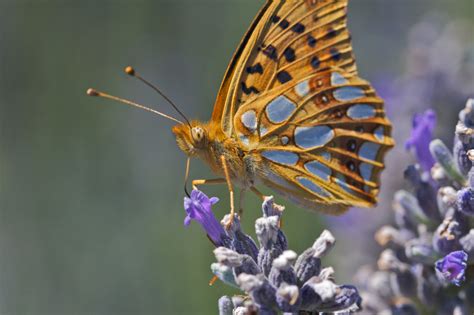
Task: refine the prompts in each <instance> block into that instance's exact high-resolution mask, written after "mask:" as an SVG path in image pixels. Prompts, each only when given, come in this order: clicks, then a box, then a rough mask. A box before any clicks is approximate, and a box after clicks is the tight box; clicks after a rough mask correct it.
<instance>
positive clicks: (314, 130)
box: [128, 0, 394, 215]
mask: <svg viewBox="0 0 474 315" xmlns="http://www.w3.org/2000/svg"><path fill="white" fill-rule="evenodd" d="M347 6H348V0H268V1H266V3H265V4H264V6H263V8H262V9H261V10H260V11H259V13H258V14H257V16H256V18H255V20H254V21H253V22H252V24H251V26H250V28H249V30H248V31H247V33H246V34H245V36H244V38H243V39H242V41H241V43H240V45H239V47H238V48H237V51H236V52H235V54H234V56H233V58H232V60H231V62H230V64H229V66H228V69H227V71H226V74H225V76H224V79H223V82H222V84H221V87H220V90H219V92H218V95H217V99H216V102H215V105H214V110H213V112H212V117H211V119H210V121H208V122H200V121H187V120H186V123H179V124H178V125H176V126H174V127H173V128H172V132H173V133H174V134H175V136H176V141H177V144H178V146H179V148H180V149H181V150H182V151H184V153H185V154H186V155H187V156H188V157H190V158H195V157H196V158H200V159H202V160H204V161H205V162H206V163H207V164H208V165H209V166H210V167H211V169H212V170H213V171H214V172H215V173H216V174H218V175H220V176H221V178H218V179H212V180H195V181H193V186H195V187H196V186H198V185H202V184H218V183H227V185H228V186H229V190H230V192H231V209H232V212H233V203H234V200H233V184H236V185H237V186H239V187H240V188H241V190H242V191H247V190H251V191H253V192H255V193H256V194H257V195H259V196H261V197H263V194H261V193H260V192H259V190H258V189H257V186H258V185H260V184H263V185H265V186H267V187H269V188H271V189H272V190H273V191H275V192H276V193H278V194H279V195H281V196H283V197H284V198H286V199H288V200H290V201H292V202H294V203H296V204H297V205H299V206H301V207H303V208H307V209H310V210H315V211H320V212H323V213H327V214H332V215H339V214H342V213H344V212H345V211H347V210H348V208H349V207H353V206H355V207H371V206H373V205H374V204H375V203H376V201H377V198H376V196H377V194H378V192H379V188H380V183H379V181H380V173H381V171H382V170H383V168H384V162H383V159H384V156H385V154H386V152H387V151H388V150H389V149H390V148H391V147H392V146H393V145H394V142H393V140H392V138H391V124H390V122H389V120H388V119H387V117H386V116H385V112H384V102H383V100H382V99H381V98H380V97H378V96H377V94H376V92H375V91H374V89H373V88H372V86H371V85H370V84H369V83H368V82H367V81H365V80H363V79H361V78H360V77H359V75H358V72H357V67H356V62H355V60H354V56H353V52H352V46H351V37H350V34H349V32H348V29H347ZM128 72H129V74H132V75H133V74H134V73H133V70H131V69H129V71H128ZM188 166H189V159H188Z"/></svg>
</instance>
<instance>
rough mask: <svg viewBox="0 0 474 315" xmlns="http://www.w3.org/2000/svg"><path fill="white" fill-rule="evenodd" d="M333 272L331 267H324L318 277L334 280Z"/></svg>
mask: <svg viewBox="0 0 474 315" xmlns="http://www.w3.org/2000/svg"><path fill="white" fill-rule="evenodd" d="M334 273H335V271H334V268H333V267H326V268H323V269H322V270H321V272H320V273H319V276H318V277H319V279H321V280H329V281H334Z"/></svg>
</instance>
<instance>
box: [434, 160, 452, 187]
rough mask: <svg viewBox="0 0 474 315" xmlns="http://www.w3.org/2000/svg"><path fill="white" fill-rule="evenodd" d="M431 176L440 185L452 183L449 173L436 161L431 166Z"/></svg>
mask: <svg viewBox="0 0 474 315" xmlns="http://www.w3.org/2000/svg"><path fill="white" fill-rule="evenodd" d="M431 178H433V180H435V181H436V182H437V184H438V186H448V185H450V184H451V180H450V179H449V177H448V174H446V172H445V171H444V168H443V167H442V166H441V165H440V164H439V163H435V165H433V167H432V168H431Z"/></svg>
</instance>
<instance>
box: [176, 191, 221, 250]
mask: <svg viewBox="0 0 474 315" xmlns="http://www.w3.org/2000/svg"><path fill="white" fill-rule="evenodd" d="M217 201H219V199H218V198H216V197H212V198H209V197H208V196H207V195H206V194H204V193H203V192H202V191H199V190H197V189H195V190H193V191H192V192H191V196H190V198H188V197H185V198H184V209H185V210H186V213H187V216H186V218H185V219H184V225H185V226H187V225H189V224H190V222H191V220H195V221H197V222H198V223H199V224H201V226H202V227H203V229H204V230H205V231H206V233H207V235H209V238H210V239H211V240H212V241H213V243H214V244H215V245H216V246H219V245H221V244H222V236H223V235H225V231H224V228H223V227H222V226H221V225H220V223H219V222H218V221H217V219H216V217H215V216H214V214H213V213H212V205H214V204H215V203H216V202H217Z"/></svg>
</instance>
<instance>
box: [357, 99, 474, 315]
mask: <svg viewBox="0 0 474 315" xmlns="http://www.w3.org/2000/svg"><path fill="white" fill-rule="evenodd" d="M472 107H473V106H472V102H468V103H467V105H466V108H465V109H464V110H463V111H462V112H461V114H460V115H459V117H460V121H459V123H458V126H457V127H456V140H455V146H456V142H461V143H462V150H459V148H457V149H456V148H454V149H453V151H454V154H452V153H451V152H452V151H451V150H449V149H448V147H447V146H446V145H445V144H444V143H442V142H441V140H433V141H431V143H430V144H429V147H430V152H431V154H432V155H433V158H434V160H435V161H436V163H435V164H434V165H433V167H432V169H431V172H426V171H427V169H425V168H424V167H420V166H419V165H414V166H413V165H412V166H409V167H408V169H407V170H406V171H405V178H406V179H407V180H408V181H409V183H410V184H411V186H412V189H411V190H409V189H406V190H400V191H399V192H397V193H396V194H395V197H394V203H393V208H394V212H395V222H396V225H395V226H389V225H385V226H383V227H381V228H380V229H379V231H378V232H377V233H376V234H375V239H376V241H377V242H378V243H379V244H380V245H381V246H383V247H385V249H384V250H383V251H382V253H381V254H380V257H379V259H378V261H377V269H374V268H373V267H371V266H367V267H364V268H361V269H360V271H359V272H358V274H357V276H356V278H357V279H359V281H360V283H359V287H360V288H361V289H362V290H361V296H362V297H363V298H364V300H363V303H362V307H363V308H364V309H365V310H366V311H367V312H368V314H421V313H423V314H424V313H426V314H440V315H441V314H472V313H473V311H474V303H473V302H472V299H473V298H474V279H473V278H472V276H470V274H471V273H470V271H469V270H470V269H471V268H473V266H472V264H473V262H474V257H472V256H473V255H474V221H472V216H473V215H474V186H473V184H474V167H473V166H472V165H470V164H469V163H465V160H466V159H468V160H469V161H472V160H473V159H474V151H473V150H474V140H473V139H471V135H474V128H473V127H474V124H472V121H474V113H472V111H471V109H473V108H472ZM460 125H462V133H461V132H460V128H459V126H460ZM430 132H432V130H431V131H430ZM471 140H472V141H471ZM418 159H419V160H418V162H419V164H426V163H425V162H426V161H427V160H426V158H425V157H424V156H418ZM468 166H470V167H471V169H470V170H469V171H467V172H466V170H465V169H463V168H465V167H468ZM471 174H472V175H473V178H469V179H470V180H467V176H469V177H470V176H471ZM430 175H431V178H429V176H430ZM471 179H472V180H471ZM367 279H369V280H367Z"/></svg>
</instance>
